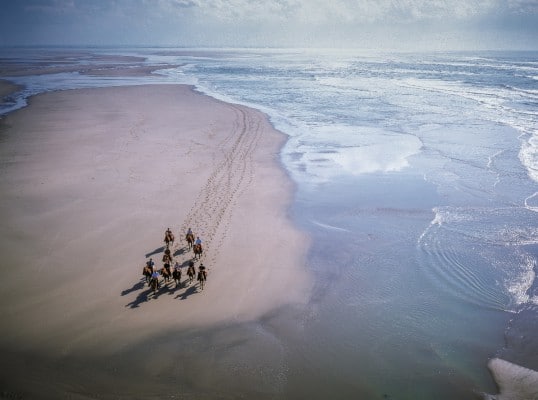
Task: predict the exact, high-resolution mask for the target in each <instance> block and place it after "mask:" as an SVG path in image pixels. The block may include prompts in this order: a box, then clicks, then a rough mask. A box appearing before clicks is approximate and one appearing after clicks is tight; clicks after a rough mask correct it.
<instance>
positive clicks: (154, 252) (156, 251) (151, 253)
mask: <svg viewBox="0 0 538 400" xmlns="http://www.w3.org/2000/svg"><path fill="white" fill-rule="evenodd" d="M163 251H164V246H161V247H159V248H157V249H155V250H153V251H150V252H149V253H146V258H148V257H151V256H153V255H155V254H159V253H162V252H163Z"/></svg>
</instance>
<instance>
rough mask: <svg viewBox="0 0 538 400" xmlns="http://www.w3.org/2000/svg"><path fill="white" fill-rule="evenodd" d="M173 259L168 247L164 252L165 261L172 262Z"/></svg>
mask: <svg viewBox="0 0 538 400" xmlns="http://www.w3.org/2000/svg"><path fill="white" fill-rule="evenodd" d="M172 261H173V260H172V255H171V254H170V249H166V250H165V251H164V254H163V262H164V263H165V262H169V263H171V262H172Z"/></svg>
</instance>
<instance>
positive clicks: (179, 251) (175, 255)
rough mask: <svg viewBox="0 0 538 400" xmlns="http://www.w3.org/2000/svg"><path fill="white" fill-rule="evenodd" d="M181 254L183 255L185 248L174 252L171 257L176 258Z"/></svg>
mask: <svg viewBox="0 0 538 400" xmlns="http://www.w3.org/2000/svg"><path fill="white" fill-rule="evenodd" d="M182 254H185V248H183V247H182V248H181V249H177V250H176V251H174V254H173V256H174V257H177V256H180V255H182Z"/></svg>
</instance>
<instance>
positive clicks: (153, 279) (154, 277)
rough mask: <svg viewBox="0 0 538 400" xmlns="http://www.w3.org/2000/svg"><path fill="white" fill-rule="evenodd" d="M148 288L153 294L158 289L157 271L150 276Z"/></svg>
mask: <svg viewBox="0 0 538 400" xmlns="http://www.w3.org/2000/svg"><path fill="white" fill-rule="evenodd" d="M149 286H150V287H151V289H152V290H153V293H155V292H156V291H157V289H159V273H158V272H157V271H154V272H153V273H152V274H151V279H150V281H149Z"/></svg>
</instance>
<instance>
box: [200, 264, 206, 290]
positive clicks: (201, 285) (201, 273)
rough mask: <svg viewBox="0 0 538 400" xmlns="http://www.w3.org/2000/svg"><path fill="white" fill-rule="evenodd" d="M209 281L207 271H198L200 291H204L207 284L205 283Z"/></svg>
mask: <svg viewBox="0 0 538 400" xmlns="http://www.w3.org/2000/svg"><path fill="white" fill-rule="evenodd" d="M206 280H207V272H206V270H205V269H204V270H200V271H198V282H200V289H201V290H204V284H205V281H206Z"/></svg>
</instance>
